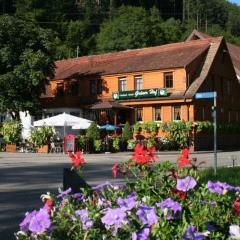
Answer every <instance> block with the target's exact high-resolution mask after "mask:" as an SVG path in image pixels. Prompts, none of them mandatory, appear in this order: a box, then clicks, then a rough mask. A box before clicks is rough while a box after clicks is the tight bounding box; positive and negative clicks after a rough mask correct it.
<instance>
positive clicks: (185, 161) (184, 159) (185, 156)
mask: <svg viewBox="0 0 240 240" xmlns="http://www.w3.org/2000/svg"><path fill="white" fill-rule="evenodd" d="M181 153H182V156H181V157H179V158H178V160H177V161H178V167H179V168H182V167H184V166H189V165H190V164H191V162H190V160H189V149H188V148H184V149H182V150H181Z"/></svg>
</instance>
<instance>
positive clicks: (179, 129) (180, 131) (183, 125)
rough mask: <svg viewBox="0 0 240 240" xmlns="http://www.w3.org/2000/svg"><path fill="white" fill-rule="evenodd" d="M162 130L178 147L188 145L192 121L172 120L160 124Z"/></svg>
mask: <svg viewBox="0 0 240 240" xmlns="http://www.w3.org/2000/svg"><path fill="white" fill-rule="evenodd" d="M161 129H162V131H163V132H166V133H167V134H168V138H169V139H170V140H171V141H172V142H174V143H175V144H176V147H177V148H178V149H182V148H185V147H189V136H190V133H191V130H192V122H184V121H172V122H168V123H163V124H162V125H161Z"/></svg>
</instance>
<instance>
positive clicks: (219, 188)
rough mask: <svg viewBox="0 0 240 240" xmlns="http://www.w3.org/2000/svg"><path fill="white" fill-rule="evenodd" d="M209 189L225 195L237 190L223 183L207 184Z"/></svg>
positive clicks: (209, 182)
mask: <svg viewBox="0 0 240 240" xmlns="http://www.w3.org/2000/svg"><path fill="white" fill-rule="evenodd" d="M207 188H208V190H209V191H210V192H212V193H218V194H224V193H226V191H231V190H234V189H235V188H234V187H232V186H231V185H229V184H227V183H223V182H212V181H208V182H207Z"/></svg>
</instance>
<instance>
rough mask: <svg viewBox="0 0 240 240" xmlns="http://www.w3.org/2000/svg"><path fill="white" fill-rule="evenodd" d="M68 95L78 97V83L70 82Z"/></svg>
mask: <svg viewBox="0 0 240 240" xmlns="http://www.w3.org/2000/svg"><path fill="white" fill-rule="evenodd" d="M69 94H70V95H71V96H78V83H77V82H72V83H71V84H70V87H69Z"/></svg>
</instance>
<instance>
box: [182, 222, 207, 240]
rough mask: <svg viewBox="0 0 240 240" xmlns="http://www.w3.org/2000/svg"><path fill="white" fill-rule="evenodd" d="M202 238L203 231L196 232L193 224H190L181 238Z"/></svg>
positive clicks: (199, 239)
mask: <svg viewBox="0 0 240 240" xmlns="http://www.w3.org/2000/svg"><path fill="white" fill-rule="evenodd" d="M202 239H205V235H204V234H203V233H200V232H196V229H195V227H194V226H193V225H190V226H189V227H188V228H187V230H186V232H185V234H184V236H183V238H182V240H202Z"/></svg>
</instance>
